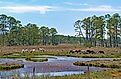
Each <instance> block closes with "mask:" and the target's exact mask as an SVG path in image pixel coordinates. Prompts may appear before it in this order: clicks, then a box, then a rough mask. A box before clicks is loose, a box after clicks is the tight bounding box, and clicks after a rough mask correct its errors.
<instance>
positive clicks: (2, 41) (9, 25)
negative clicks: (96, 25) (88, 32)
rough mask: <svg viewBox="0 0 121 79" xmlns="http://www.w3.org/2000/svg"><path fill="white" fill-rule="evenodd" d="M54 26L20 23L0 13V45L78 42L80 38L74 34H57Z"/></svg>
mask: <svg viewBox="0 0 121 79" xmlns="http://www.w3.org/2000/svg"><path fill="white" fill-rule="evenodd" d="M57 33H58V32H57V30H56V28H49V27H48V26H38V25H36V24H32V23H28V24H27V25H25V26H24V25H22V24H21V21H19V20H17V19H16V18H14V17H12V16H7V15H5V14H1V15H0V45H1V46H18V45H58V44H65V43H68V44H78V43H79V40H80V38H79V37H75V36H64V35H58V34H57Z"/></svg>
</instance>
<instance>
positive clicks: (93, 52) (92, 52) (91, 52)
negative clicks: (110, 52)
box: [86, 50, 95, 54]
mask: <svg viewBox="0 0 121 79" xmlns="http://www.w3.org/2000/svg"><path fill="white" fill-rule="evenodd" d="M86 52H87V53H89V54H95V51H93V50H87V51H86Z"/></svg>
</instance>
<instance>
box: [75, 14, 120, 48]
mask: <svg viewBox="0 0 121 79" xmlns="http://www.w3.org/2000/svg"><path fill="white" fill-rule="evenodd" d="M74 27H75V30H76V32H77V33H78V35H79V36H81V37H83V41H82V43H84V45H85V46H87V47H92V46H98V45H100V46H102V47H118V46H119V44H121V42H120V41H121V16H120V15H119V14H118V13H115V14H113V15H110V14H107V15H104V16H96V15H94V16H92V17H87V18H84V19H83V20H77V21H76V22H75V24H74ZM83 31H85V32H83ZM106 34H107V35H106Z"/></svg>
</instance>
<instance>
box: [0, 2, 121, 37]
mask: <svg viewBox="0 0 121 79" xmlns="http://www.w3.org/2000/svg"><path fill="white" fill-rule="evenodd" d="M113 13H121V0H0V14H6V15H8V16H14V17H15V18H16V19H18V20H20V21H21V22H22V24H23V25H26V24H28V23H35V24H37V25H38V26H42V25H45V26H48V27H49V28H51V27H54V28H56V29H57V31H58V34H64V35H71V36H74V35H75V31H74V26H73V25H74V22H75V21H77V20H78V19H80V20H81V19H83V18H85V17H88V16H93V15H105V14H113Z"/></svg>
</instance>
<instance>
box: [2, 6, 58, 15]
mask: <svg viewBox="0 0 121 79" xmlns="http://www.w3.org/2000/svg"><path fill="white" fill-rule="evenodd" d="M54 9H56V7H52V6H5V7H0V10H3V11H8V12H12V13H28V12H40V13H42V14H44V13H46V12H48V11H54Z"/></svg>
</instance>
